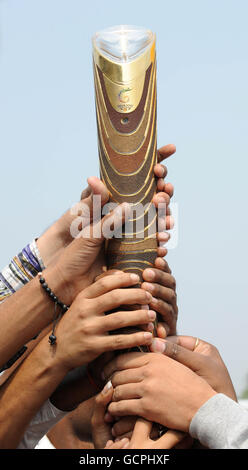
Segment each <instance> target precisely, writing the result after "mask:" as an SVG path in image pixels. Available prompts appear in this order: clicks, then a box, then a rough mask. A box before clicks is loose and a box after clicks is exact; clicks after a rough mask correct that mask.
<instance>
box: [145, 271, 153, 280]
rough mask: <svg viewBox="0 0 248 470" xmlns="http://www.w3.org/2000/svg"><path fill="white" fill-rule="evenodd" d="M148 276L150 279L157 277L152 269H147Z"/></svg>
mask: <svg viewBox="0 0 248 470" xmlns="http://www.w3.org/2000/svg"><path fill="white" fill-rule="evenodd" d="M147 276H148V278H149V279H150V280H152V279H154V277H155V273H154V271H152V269H146V277H147Z"/></svg>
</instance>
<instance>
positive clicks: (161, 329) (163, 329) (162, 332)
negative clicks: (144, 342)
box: [156, 322, 176, 339]
mask: <svg viewBox="0 0 248 470" xmlns="http://www.w3.org/2000/svg"><path fill="white" fill-rule="evenodd" d="M156 329H157V336H158V338H162V339H165V338H167V336H169V334H170V332H171V331H172V333H173V334H174V333H175V331H176V328H174V330H173V325H171V327H169V325H168V324H167V323H165V322H158V324H157V328H156Z"/></svg>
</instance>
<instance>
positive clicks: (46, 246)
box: [37, 169, 161, 266]
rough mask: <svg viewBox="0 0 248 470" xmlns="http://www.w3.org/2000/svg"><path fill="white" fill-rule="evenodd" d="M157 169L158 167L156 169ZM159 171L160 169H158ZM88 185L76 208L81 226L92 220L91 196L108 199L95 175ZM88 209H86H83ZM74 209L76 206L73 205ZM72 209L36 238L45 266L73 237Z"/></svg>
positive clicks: (103, 201)
mask: <svg viewBox="0 0 248 470" xmlns="http://www.w3.org/2000/svg"><path fill="white" fill-rule="evenodd" d="M157 171H159V169H157ZM160 171H161V170H160ZM87 182H88V187H87V188H86V189H85V190H84V191H83V192H82V194H81V197H80V199H81V202H82V203H83V204H80V203H79V204H78V206H79V207H78V210H79V209H81V211H82V214H81V223H82V227H85V226H87V225H89V224H90V223H91V222H92V213H93V196H96V195H99V196H101V205H102V206H104V205H105V204H106V203H107V202H108V200H109V192H108V190H107V188H106V186H105V184H104V183H103V182H102V181H101V180H100V179H99V178H97V177H96V176H92V177H91V178H88V180H87ZM84 208H85V209H88V210H85V211H84ZM75 210H76V207H75ZM75 217H76V215H75V214H74V210H72V209H69V210H68V211H66V212H65V214H63V215H62V216H61V217H60V218H59V219H58V220H57V221H56V222H55V223H54V224H53V225H51V227H49V228H48V229H47V230H46V231H45V232H44V233H43V234H42V235H41V236H40V237H39V239H38V240H37V246H38V248H39V251H40V254H41V257H42V259H43V262H44V264H45V266H49V265H52V264H54V262H56V261H57V260H58V257H59V256H60V255H61V253H62V252H63V250H64V248H66V247H67V246H68V245H69V244H70V243H71V242H72V241H73V240H74V238H73V237H72V235H71V231H70V228H71V224H72V222H73V221H74V220H75Z"/></svg>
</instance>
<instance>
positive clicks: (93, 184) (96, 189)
mask: <svg viewBox="0 0 248 470" xmlns="http://www.w3.org/2000/svg"><path fill="white" fill-rule="evenodd" d="M87 182H88V184H89V187H90V189H91V193H92V195H100V196H101V205H102V206H103V205H104V204H106V203H107V202H108V200H109V192H108V189H107V187H106V186H105V184H104V183H103V182H102V181H101V180H100V179H99V178H97V177H96V176H91V177H90V178H88V179H87Z"/></svg>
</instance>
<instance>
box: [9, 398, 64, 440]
mask: <svg viewBox="0 0 248 470" xmlns="http://www.w3.org/2000/svg"><path fill="white" fill-rule="evenodd" d="M67 414H68V412H67V411H62V410H59V409H58V408H56V406H54V405H53V404H52V403H51V401H50V400H47V401H46V402H45V403H44V404H43V406H42V407H41V408H40V410H39V411H38V413H36V415H35V416H34V418H33V419H32V421H30V423H29V425H28V427H27V429H26V432H25V434H24V436H23V439H22V440H21V442H20V444H19V446H18V447H17V449H34V448H35V446H36V445H37V444H38V442H39V441H40V439H41V438H42V437H43V436H44V435H45V434H46V433H47V432H48V431H49V429H51V428H52V427H53V426H54V425H55V424H57V423H58V422H59V421H60V420H61V419H62V418H64V416H66V415H67Z"/></svg>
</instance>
